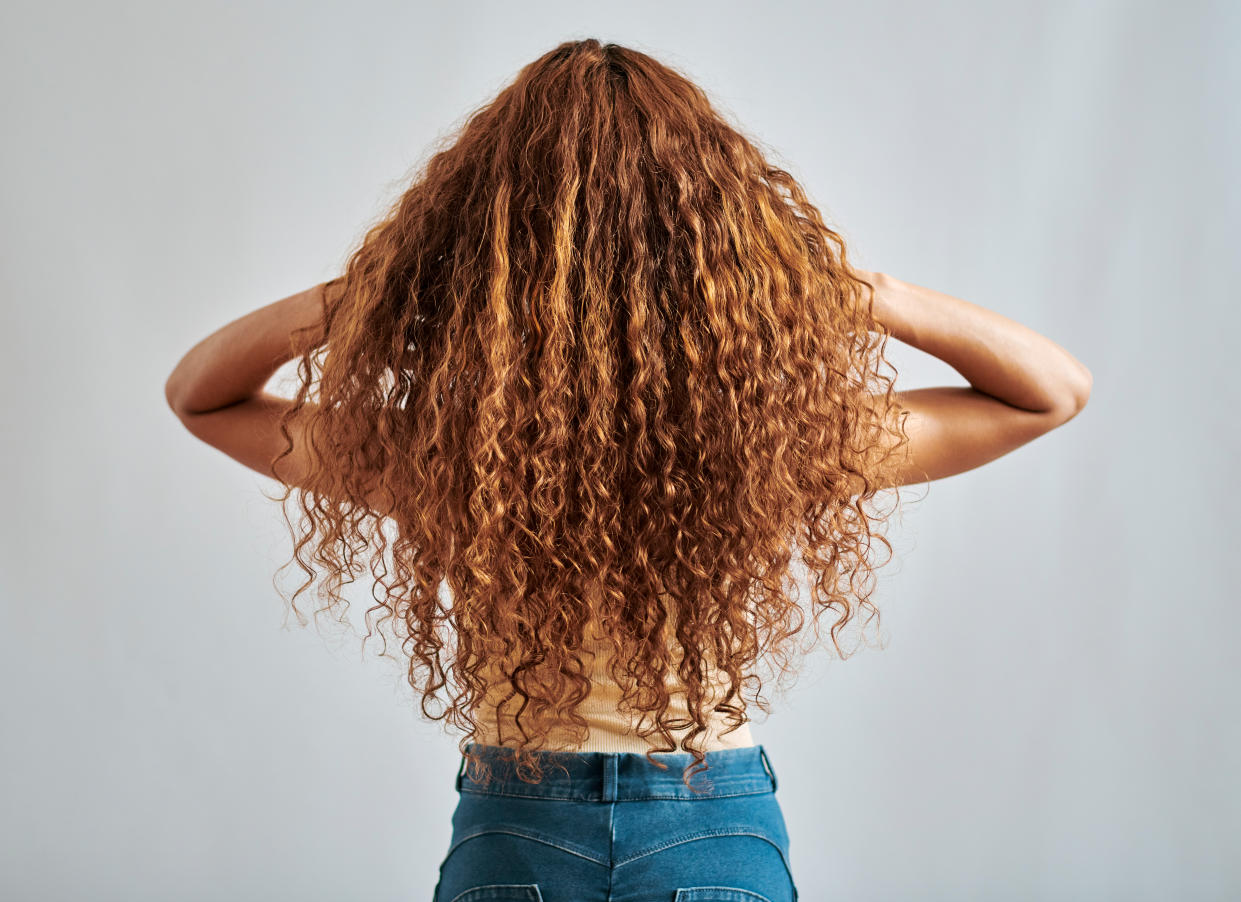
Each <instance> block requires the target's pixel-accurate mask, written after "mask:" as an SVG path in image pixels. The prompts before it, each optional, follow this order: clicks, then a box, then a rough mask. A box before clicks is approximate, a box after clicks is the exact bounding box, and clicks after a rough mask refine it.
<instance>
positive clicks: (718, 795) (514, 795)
mask: <svg viewBox="0 0 1241 902" xmlns="http://www.w3.org/2000/svg"><path fill="white" fill-rule="evenodd" d="M461 791H462V792H468V793H469V794H470V795H476V796H505V797H506V798H510V799H545V800H551V801H557V802H598V801H599V799H596V798H582V797H581V796H557V795H548V794H546V793H544V794H541V795H536V794H534V793H528V792H507V791H505V790H502V789H470V788H469V787H468V786H462V787H461ZM770 792H772V789H771V784H767V786H766V787H765V788H763V789H751V790H747V791H744V792H713V793H709V794H707V795H689V794H686V795H664V794H662V793H647V794H644V795H640V796H634V797H632V798H626V799H617V801H618V802H645V801H647V800H648V799H661V800H674V801H682V802H696V801H698V800H700V799H734V798H736V797H737V796H755V795H762V794H763V793H770Z"/></svg>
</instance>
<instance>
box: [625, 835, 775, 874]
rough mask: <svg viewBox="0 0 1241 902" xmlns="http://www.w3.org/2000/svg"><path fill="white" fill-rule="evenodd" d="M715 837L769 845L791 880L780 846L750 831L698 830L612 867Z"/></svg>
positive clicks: (765, 836)
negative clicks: (744, 838)
mask: <svg viewBox="0 0 1241 902" xmlns="http://www.w3.org/2000/svg"><path fill="white" fill-rule="evenodd" d="M717 836H755V837H757V838H759V839H761V840H763V841H764V842H767V843H770V844H771V845H772V846H774V847H775V849H776V851H777V852H779V853H780V860H781V861H782V862H783V863H784V869H785V870H786V871H788V875H789V880H792V879H793V868H792V866H791V865H790V864H789V859H788V856H787V855H785V854H784V849H783V848H782V847H781V846H780V844H779V843H778V842H776V841H775V840H773V839H772V838H771V837H770V836H768V835H767V834H765V833H755V832H753V831H750V830H699V831H697V832H696V833H685V834H682V835H681V836H678V837H674V838H673V839H670V840H668V841H667V842H663V843H660V844H659V845H657V846H652V847H651V848H649V849H645V850H644V851H641V852H639V853H638V854H637V855H631V856H629V857H628V858H626V859H625V860H624V861H617V862H613V864H612V867H613V868H618V867H620V866H621V865H626V864H630V863H632V862H634V861H637V860H638V859H639V858H646V857H647V856H648V855H654V854H655V853H656V852H663V851H664V850H666V849H670V848H672V847H673V846H678V845H681V844H682V843H687V842H694V841H696V840H699V839H713V838H715V837H717Z"/></svg>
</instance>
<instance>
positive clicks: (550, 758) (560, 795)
mask: <svg viewBox="0 0 1241 902" xmlns="http://www.w3.org/2000/svg"><path fill="white" fill-rule="evenodd" d="M467 748H468V749H469V751H471V752H473V753H477V754H479V755H480V756H481V757H482V758H483V760H484V761H486V762H487V764H489V765H490V768H491V778H490V779H489V780H487V781H486V782H480V781H478V780H476V779H475V777H474V775H472V774H471V771H473V770H474V768H473V767H472V766H467V765H468V764H469V759H468V758H466V756H465V755H462V756H461V764H460V766H459V767H458V768H457V792H459V793H460V792H470V793H481V794H486V795H501V796H509V797H520V798H532V799H533V798H539V799H563V800H573V801H583V802H623V801H637V800H641V799H702V798H723V797H726V796H742V795H753V794H756V793H761V792H775V789H776V772H775V768H773V767H772V766H771V759H770V758H769V757H768V756H767V750H766V749H764V748H763V746H762V745H752V746H745V747H742V748H730V749H716V750H713V751H709V752H706V764H707V767H708V769H707V770H705V771H704V770H700V771H699V772H697V773H695V774H693V775H692V776H691V777H690V778H689V782H690V785H691V786H692V787H693V789H691V788H690V787H689V786H686V785H685V783H684V782H683V781H682V779H681V774H682V772H683V771H684V769H685V768H686V767H687V766H688V765H689V764H690V763H691V762H692V761H693V760H694V756H693V755H691V754H690V753H689V752H655V753H654V754H653V755H652V757H653V758H654V759H655V760H656V761H659V762H660V763H663V764H666V765H667V767H666V768H665V769H660V768H659V767H658V766H656V765H654V764H652V763H651V762H650V761H648V760H647V758H646V755H643V754H640V753H637V752H566V751H552V750H548V749H540V750H536V751H534V752H533V754H534V755H536V756H537V757H538V760H539V764H540V767H541V769H542V779H541V780H540V781H539V782H538V783H527V782H525V781H523V780H521V779H520V778H519V777H518V776H517V774H516V772H515V770H514V766H513V765H514V762H515V759H514V757H513V750H512V749H511V748H508V747H506V746H498V745H480V744H478V743H469V745H468V746H467ZM700 767H701V765H700Z"/></svg>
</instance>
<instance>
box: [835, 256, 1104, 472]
mask: <svg viewBox="0 0 1241 902" xmlns="http://www.w3.org/2000/svg"><path fill="white" fill-rule="evenodd" d="M854 271H855V272H856V273H857V274H858V275H860V276H862V278H864V279H866V281H868V282H870V283H871V284H872V285H874V287H875V308H874V309H875V318H876V319H877V320H879V322H880V324H882V325H883V327H884V328H885V329H887V330H888V331H889V332H891V334H892V336H893V337H894V338H896V339H897V340H899V341H903V342H905V343H906V344H908V345H911V346H912V347H915V348H918V349H919V350H921V351H925V352H926V353H928V354H931V355H933V356H935V357H938V358H939V359H940V360H942V361H944V362H945V363H947V364H948V365H949V366H951V367H952V368H953V369H955V370H956V371H957V372H958V373H960V374H961V375H962V376H964V377H965V379H966V381H968V382H969V383H970V384H969V386H937V387H934V388H915V389H909V390H906V391H898V392H896V393H895V395H896V398H897V399H898V401H899V403H900V406H901V408H902V409H903V410H907V411H909V415H908V418H907V419H906V421H905V425H906V431H907V432H908V434H909V439H910V441H909V443H908V444H907V445H906V446H905V448H904V449H903V452H902V453H901V454H894V455H892V459H891V461H890V462H889V463H888V465H887V469H886V471H885V472H886V475H885V476H884V477H883V478H882V479H881V483H882V484H884V485H889V486H892V485H906V484H908V483H916V482H929V481H931V480H934V479H943V478H944V477H946V476H952V475H954V474H956V473H962V472H964V471H966V470H972V469H974V468H975V467H979V466H982V465H983V464H985V463H987V462H988V461H992V460H995V459H996V458H997V457H1001V456H1003V455H1005V454H1007V453H1009V452H1010V451H1012V450H1014V449H1016V448H1019V447H1021V446H1022V445H1024V444H1026V443H1027V442H1031V441H1033V440H1034V439H1036V438H1038V437H1039V436H1040V435H1043V434H1045V433H1047V432H1050V431H1051V430H1052V429H1055V428H1056V427H1057V426H1062V425H1063V424H1065V423H1067V422H1068V421H1069V420H1071V419H1072V418H1073V417H1075V416H1077V414H1078V413H1079V412H1080V411H1081V409H1082V408H1083V407H1085V406H1086V401H1087V400H1088V399H1089V398H1090V389H1091V385H1092V384H1093V377H1092V376H1091V374H1090V371H1089V370H1088V369H1086V367H1085V366H1084V365H1083V364H1082V363H1081V362H1080V361H1078V360H1077V359H1076V358H1074V357H1073V356H1072V355H1071V354H1070V353H1069V352H1068V351H1066V350H1065V349H1064V348H1062V347H1061V346H1060V345H1058V344H1056V343H1055V342H1053V341H1052V340H1051V339H1049V338H1047V337H1045V336H1043V335H1040V334H1039V333H1038V332H1035V331H1034V330H1032V329H1030V328H1027V327H1026V326H1023V325H1022V324H1021V323H1018V322H1015V321H1014V320H1011V319H1009V318H1008V317H1006V316H1003V315H1001V314H999V313H996V312H995V311H994V310H988V309H986V308H984V307H979V306H978V305H977V304H972V303H970V302H969V301H965V300H962V299H960V298H956V297H953V296H951V295H948V294H944V293H942V292H939V291H934V290H933V289H930V288H923V287H921V286H919V285H914V284H912V283H909V282H904V281H901V280H900V279H897V278H895V277H893V276H889V275H886V274H884V273H877V272H868V271H865V270H854ZM876 449H877V453H884V452H886V451H888V450H889V448H888V446H885V445H883V444H877V445H876ZM855 489H856V490H855V492H854V494H856V493H857V492H858V491H861V486H860V485H857V484H855Z"/></svg>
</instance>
